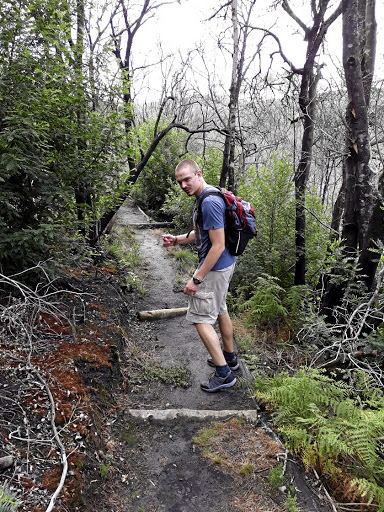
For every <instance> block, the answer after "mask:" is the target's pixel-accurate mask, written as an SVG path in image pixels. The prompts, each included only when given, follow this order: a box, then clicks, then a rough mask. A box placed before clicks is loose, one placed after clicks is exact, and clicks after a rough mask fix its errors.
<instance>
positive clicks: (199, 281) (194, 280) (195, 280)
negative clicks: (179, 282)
mask: <svg viewBox="0 0 384 512" xmlns="http://www.w3.org/2000/svg"><path fill="white" fill-rule="evenodd" d="M192 279H193V282H194V283H195V284H201V283H202V282H203V281H202V280H201V279H199V278H198V277H195V276H193V277H192Z"/></svg>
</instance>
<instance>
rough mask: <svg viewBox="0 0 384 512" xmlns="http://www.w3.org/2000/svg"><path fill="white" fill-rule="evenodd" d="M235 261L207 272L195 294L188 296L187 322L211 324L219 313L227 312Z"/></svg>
mask: <svg viewBox="0 0 384 512" xmlns="http://www.w3.org/2000/svg"><path fill="white" fill-rule="evenodd" d="M234 270H235V263H234V264H233V265H231V266H230V267H227V268H224V269H222V270H213V271H211V272H208V274H207V275H206V276H205V277H204V280H203V282H202V283H201V284H200V285H199V289H198V291H197V293H196V295H190V296H189V297H188V299H189V300H188V311H187V316H186V319H187V322H189V323H191V324H211V325H213V324H214V323H215V322H216V320H217V317H218V316H219V315H225V313H227V301H226V299H227V293H228V287H229V283H230V281H231V278H232V275H233V272H234Z"/></svg>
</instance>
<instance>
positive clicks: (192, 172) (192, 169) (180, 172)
mask: <svg viewBox="0 0 384 512" xmlns="http://www.w3.org/2000/svg"><path fill="white" fill-rule="evenodd" d="M175 177H176V181H177V183H178V184H179V185H180V188H181V189H182V190H184V192H185V193H186V194H188V195H189V196H193V195H195V196H198V195H200V194H201V192H202V191H203V189H204V188H205V181H204V178H203V175H202V172H201V170H200V168H199V166H198V165H197V163H196V162H195V161H194V160H190V159H189V158H187V159H185V160H182V161H181V162H180V163H179V164H178V165H177V167H176V169H175Z"/></svg>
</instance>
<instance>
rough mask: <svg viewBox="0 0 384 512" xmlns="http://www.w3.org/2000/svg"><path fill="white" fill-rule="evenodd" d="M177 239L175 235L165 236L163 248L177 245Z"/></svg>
mask: <svg viewBox="0 0 384 512" xmlns="http://www.w3.org/2000/svg"><path fill="white" fill-rule="evenodd" d="M175 238H176V237H175V236H173V235H169V234H166V235H163V246H164V247H171V246H172V245H176V244H175Z"/></svg>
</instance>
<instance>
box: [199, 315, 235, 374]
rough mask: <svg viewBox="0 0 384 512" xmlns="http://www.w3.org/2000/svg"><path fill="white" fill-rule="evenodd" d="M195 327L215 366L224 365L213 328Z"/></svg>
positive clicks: (207, 325)
mask: <svg viewBox="0 0 384 512" xmlns="http://www.w3.org/2000/svg"><path fill="white" fill-rule="evenodd" d="M195 327H196V330H197V332H198V333H199V336H200V338H201V341H202V342H203V343H204V346H205V348H206V349H207V350H208V352H209V355H210V356H211V357H212V359H213V362H214V363H215V365H216V366H224V365H226V364H227V362H226V360H225V357H224V354H223V352H222V350H221V347H220V340H219V337H218V336H217V333H216V331H215V329H214V328H213V326H212V325H210V324H195ZM232 343H233V342H232Z"/></svg>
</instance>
